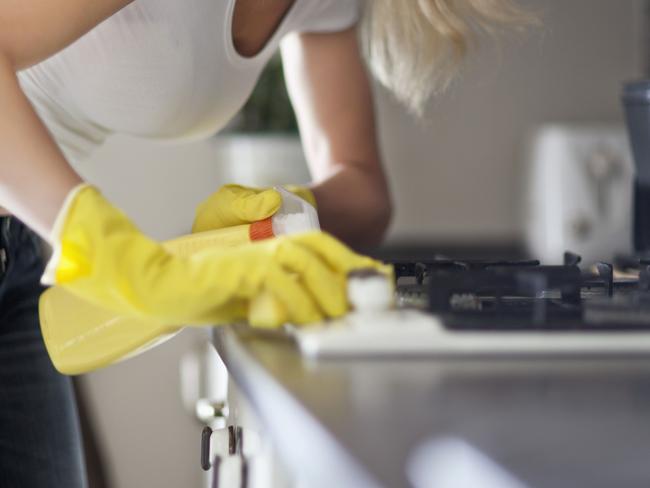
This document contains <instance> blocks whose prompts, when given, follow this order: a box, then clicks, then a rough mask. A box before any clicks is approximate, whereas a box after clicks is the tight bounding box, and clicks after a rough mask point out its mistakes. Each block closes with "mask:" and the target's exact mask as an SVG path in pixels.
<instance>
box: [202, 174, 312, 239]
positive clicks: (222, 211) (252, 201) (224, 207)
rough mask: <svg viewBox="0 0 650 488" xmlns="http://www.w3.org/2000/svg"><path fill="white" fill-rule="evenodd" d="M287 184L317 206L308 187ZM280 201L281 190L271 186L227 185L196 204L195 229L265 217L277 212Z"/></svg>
mask: <svg viewBox="0 0 650 488" xmlns="http://www.w3.org/2000/svg"><path fill="white" fill-rule="evenodd" d="M284 188H285V189H287V190H288V191H290V192H292V193H293V194H295V195H297V196H299V197H300V198H302V199H304V200H306V201H307V202H309V203H310V204H311V205H313V206H314V207H316V198H315V197H314V194H313V193H312V191H311V190H310V189H309V188H306V187H303V186H297V185H285V186H284ZM281 204H282V198H281V197H280V194H279V193H278V192H277V191H275V190H274V189H272V188H249V187H246V186H241V185H224V186H222V187H221V188H219V190H217V191H216V192H215V193H213V194H212V195H210V196H209V197H208V198H207V199H206V200H205V201H203V202H202V203H201V204H200V205H199V206H198V207H197V209H196V218H195V219H194V224H193V225H192V232H205V231H208V230H215V229H222V228H224V227H232V226H235V225H242V224H250V223H252V222H257V221H260V220H264V219H266V218H268V217H271V216H272V215H273V214H275V212H277V211H278V209H279V208H280V205H281Z"/></svg>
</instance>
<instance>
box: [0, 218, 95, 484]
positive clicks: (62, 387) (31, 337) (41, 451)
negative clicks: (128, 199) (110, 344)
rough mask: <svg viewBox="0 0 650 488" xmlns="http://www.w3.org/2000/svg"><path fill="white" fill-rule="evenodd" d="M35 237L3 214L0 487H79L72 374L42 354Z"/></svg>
mask: <svg viewBox="0 0 650 488" xmlns="http://www.w3.org/2000/svg"><path fill="white" fill-rule="evenodd" d="M41 256H42V254H41V252H40V246H39V241H38V238H37V237H36V236H35V235H34V234H33V233H32V232H31V231H30V230H28V229H27V228H26V227H25V226H24V225H23V224H22V223H21V222H19V221H18V220H17V219H15V218H12V217H0V488H37V487H38V488H43V487H48V488H49V487H51V488H58V487H61V488H78V487H84V486H85V485H86V482H85V473H84V469H83V454H82V449H81V437H80V431H79V422H78V419H77V411H76V407H75V403H74V397H73V391H72V385H71V382H70V378H68V377H66V376H63V375H61V374H59V373H58V372H57V371H56V370H55V369H54V367H53V366H52V363H51V362H50V359H49V357H48V355H47V352H46V350H45V345H44V344H43V338H42V337H41V332H40V327H39V323H38V297H39V295H40V293H41V292H42V291H43V288H42V287H41V285H40V284H39V280H40V276H41V274H42V272H43V259H42V257H41Z"/></svg>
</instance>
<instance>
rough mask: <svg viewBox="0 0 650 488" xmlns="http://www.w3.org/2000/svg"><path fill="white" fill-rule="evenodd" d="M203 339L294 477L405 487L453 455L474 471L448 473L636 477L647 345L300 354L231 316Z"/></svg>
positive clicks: (594, 479) (645, 473) (591, 481)
mask: <svg viewBox="0 0 650 488" xmlns="http://www.w3.org/2000/svg"><path fill="white" fill-rule="evenodd" d="M214 344H215V346H216V348H217V350H218V351H219V353H220V355H221V357H222V359H223V360H224V362H225V364H226V366H227V368H228V370H229V373H230V375H231V377H232V378H233V379H234V381H235V382H236V383H237V384H238V386H239V387H240V388H241V389H242V390H243V392H244V394H245V395H246V397H247V399H248V401H249V402H250V403H251V404H252V406H253V407H254V408H255V410H256V412H257V414H258V415H259V417H260V419H261V421H262V422H263V423H264V426H265V427H266V428H267V429H268V432H269V435H270V436H271V437H272V439H273V442H274V444H275V446H276V448H277V449H278V451H279V453H280V454H281V455H282V456H283V457H284V458H285V460H286V461H287V465H288V467H289V469H290V470H291V471H293V472H295V473H297V474H298V475H299V477H300V478H301V479H302V480H303V481H304V482H305V485H306V486H310V487H312V486H313V487H317V486H324V487H325V486H327V487H332V486H354V487H355V488H357V487H362V486H382V487H384V486H385V487H401V486H411V482H410V481H409V480H413V479H421V478H418V476H425V475H426V476H429V478H428V480H432V479H437V480H440V479H448V478H444V476H446V475H448V474H449V471H448V468H449V469H451V471H452V472H453V469H452V468H456V467H458V469H459V470H460V471H463V472H464V473H465V477H466V479H470V480H471V479H474V482H472V481H469V485H462V486H472V485H473V486H477V485H476V483H477V482H476V479H478V480H481V485H482V486H488V485H489V486H490V487H491V486H500V487H502V488H504V487H505V486H508V487H511V486H521V485H519V484H518V483H517V482H516V480H519V481H521V482H522V483H523V484H525V485H526V486H531V487H572V488H573V487H578V486H580V487H582V486H585V487H587V486H588V487H590V488H597V487H612V486H616V487H623V486H625V487H627V486H630V487H632V486H644V487H647V486H650V462H649V461H648V455H649V453H650V358H648V359H644V358H636V359H635V358H627V359H597V358H591V359H576V360H568V359H565V360H553V359H547V360H542V359H514V358H513V359H499V360H480V361H479V360H461V359H453V360H449V359H448V360H442V359H438V360H435V359H427V358H419V359H416V358H404V359H392V360H388V359H378V358H375V359H354V360H350V359H346V360H322V361H308V360H304V359H303V358H302V357H301V356H300V355H299V353H298V352H297V351H296V349H295V348H294V347H293V344H292V343H291V342H290V341H289V340H287V339H279V338H277V337H276V336H274V335H269V336H268V337H267V336H263V335H261V334H260V333H257V332H256V333H251V332H250V330H249V329H246V328H241V327H232V328H217V329H215V331H214ZM416 452H420V453H423V455H424V458H425V459H426V460H427V461H426V462H425V463H424V465H422V464H418V463H417V459H418V456H417V455H415V454H414V453H416ZM433 458H435V459H437V460H438V461H440V462H433V461H432V459H433ZM488 459H489V460H491V461H492V462H493V463H492V462H490V461H488ZM407 466H411V468H410V469H413V466H420V467H422V466H424V467H425V469H424V471H426V474H425V475H423V474H420V475H417V474H416V475H414V474H411V475H410V477H409V475H407ZM498 466H500V467H501V468H502V469H503V470H505V471H506V472H507V473H509V474H510V475H511V476H512V478H511V479H510V481H512V483H505V481H504V478H502V477H501V478H500V475H501V474H502V473H501V472H500V468H499V467H498ZM438 468H439V469H438ZM427 470H428V471H427ZM472 471H473V474H474V475H475V477H474V478H471V472H472ZM410 472H411V473H413V472H414V471H412V470H411V471H410ZM418 472H420V471H418ZM468 473H469V474H468ZM457 474H458V472H456V473H455V474H454V476H455V477H456V478H455V479H458V477H457ZM468 476H469V478H467V477H468ZM432 477H435V478H432ZM441 477H442V478H441ZM488 480H492V481H494V483H492V484H489V483H488ZM497 481H499V483H497ZM421 483H423V484H424V485H428V484H429V483H428V482H426V481H425V482H421ZM481 485H479V486H481ZM429 486H430V485H429ZM445 486H451V485H449V484H448V483H447V484H446V485H445ZM456 486H460V485H456Z"/></svg>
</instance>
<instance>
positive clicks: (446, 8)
mask: <svg viewBox="0 0 650 488" xmlns="http://www.w3.org/2000/svg"><path fill="white" fill-rule="evenodd" d="M361 1H362V0H274V1H263V2H262V1H260V0H193V1H191V2H186V1H184V2H181V1H174V0H135V1H132V0H96V1H92V2H89V1H86V0H65V1H63V0H61V1H51V0H50V1H44V0H22V1H20V2H17V1H15V2H4V3H3V6H2V7H0V107H2V110H1V111H0V171H1V172H2V174H1V181H2V186H1V188H0V205H2V206H3V207H4V208H6V209H7V212H8V213H10V214H12V215H13V216H15V217H11V216H7V217H3V220H2V223H1V227H0V230H1V231H2V232H1V233H0V239H1V252H0V265H1V266H0V269H1V270H2V272H3V278H2V279H3V281H2V284H1V288H0V292H1V295H0V296H1V299H2V309H1V310H2V322H1V323H0V361H2V367H1V368H0V484H1V485H2V486H21V487H31V486H39V487H40V486H62V487H66V488H71V487H77V486H83V484H84V476H83V469H82V456H81V454H80V448H79V442H78V428H77V422H76V418H75V411H74V406H73V402H72V399H71V392H70V386H69V382H68V380H67V379H65V378H64V377H62V376H60V375H58V374H57V373H56V372H55V371H54V370H53V369H52V366H51V364H50V363H49V361H48V358H47V356H46V353H45V351H44V348H43V344H42V339H41V337H40V335H39V331H38V318H37V299H38V294H39V293H40V291H41V288H40V286H39V283H38V281H39V276H40V275H41V272H42V267H41V264H40V261H39V259H38V253H37V248H38V243H37V239H36V237H35V235H34V234H33V233H32V232H35V233H36V234H38V235H39V236H40V237H41V238H44V239H46V240H47V241H48V242H49V244H50V245H51V246H52V248H53V255H52V258H51V259H50V262H49V264H48V266H47V269H46V271H45V273H44V274H43V282H44V283H46V284H59V285H61V286H64V287H66V288H68V289H69V290H70V291H72V292H74V293H76V294H78V295H80V296H82V297H84V298H86V299H88V300H91V301H93V302H95V303H97V304H100V305H102V306H104V307H107V308H110V309H112V310H114V311H116V312H120V313H123V314H132V315H137V316H141V317H147V318H154V319H156V320H159V321H162V322H166V323H170V324H172V323H173V324H178V323H189V324H208V323H225V322H228V321H231V320H236V319H242V318H248V319H250V320H252V321H253V322H257V323H263V324H264V325H275V324H273V323H272V322H273V319H272V318H270V317H267V316H265V315H264V313H262V314H261V315H260V314H259V313H258V314H257V315H255V316H253V315H254V314H253V313H252V310H251V307H250V305H251V303H253V302H254V300H255V299H256V298H257V297H259V296H261V295H262V294H267V295H270V296H271V297H272V298H273V300H274V301H275V302H278V303H280V304H281V305H282V306H283V307H284V308H285V311H286V313H287V315H288V317H289V319H290V320H291V321H293V322H296V323H306V322H312V321H316V320H320V319H322V318H324V317H333V316H338V315H341V314H343V313H344V312H345V311H346V308H347V303H346V300H345V295H344V281H345V280H344V277H345V275H346V274H347V273H348V272H349V271H350V270H352V269H355V268H359V267H368V266H371V267H377V266H379V264H378V263H375V262H374V261H372V260H370V259H368V258H364V257H362V256H359V255H356V254H354V253H353V252H352V251H350V250H349V249H348V248H346V247H345V246H344V245H343V244H341V243H340V242H339V241H337V240H336V239H335V238H333V237H331V236H330V235H328V234H325V233H312V234H306V235H301V236H295V237H286V238H281V239H277V240H273V241H268V242H265V243H261V244H255V245H249V246H243V247H242V248H238V249H236V250H230V251H223V250H221V251H214V252H212V251H210V252H206V253H203V254H201V255H199V256H196V258H193V259H191V260H183V259H179V258H175V257H173V256H171V255H169V254H168V253H166V252H165V251H164V250H163V248H162V247H161V246H160V245H159V244H158V243H156V242H154V241H152V240H150V239H149V238H147V237H146V236H144V235H143V234H142V233H141V232H140V231H139V230H138V229H137V228H136V227H135V226H134V225H133V224H132V223H131V222H130V220H129V219H128V218H127V217H126V216H125V215H124V214H123V213H121V212H120V211H119V210H117V209H116V208H115V207H113V206H112V205H111V204H110V203H109V202H108V201H107V200H106V199H105V198H104V197H103V196H102V195H101V193H100V192H99V191H98V190H97V189H96V188H94V187H92V186H90V185H86V184H84V183H83V181H82V180H81V178H80V177H79V176H78V175H77V174H76V173H75V172H74V171H73V170H72V169H71V167H70V165H69V163H68V161H70V160H78V161H80V162H83V160H84V159H85V158H86V157H87V156H88V155H89V154H90V153H91V152H92V151H93V150H94V149H95V148H96V147H97V146H98V145H100V144H101V142H102V141H103V140H104V139H105V138H106V137H107V136H108V135H109V134H111V133H117V132H121V133H129V134H135V135H139V136H144V137H151V138H160V139H189V138H201V137H207V136H209V135H212V134H213V133H215V132H216V131H218V130H219V129H220V128H221V127H223V126H224V124H225V123H226V122H227V121H228V120H229V118H231V117H232V116H233V115H234V114H235V112H236V111H237V110H238V109H239V108H240V107H241V105H242V104H243V103H244V101H245V99H246V98H247V96H248V95H249V93H250V91H251V89H252V87H253V85H254V83H255V80H256V79H257V76H258V75H259V73H260V71H261V69H262V68H263V66H264V64H265V62H266V61H267V60H268V59H269V57H270V56H271V55H272V53H273V52H274V51H275V50H276V48H277V47H278V46H279V44H280V41H282V52H283V55H284V61H285V63H286V71H287V80H288V87H289V91H290V94H291V98H292V102H293V104H294V107H295V109H296V113H297V116H298V120H299V124H300V131H301V135H302V139H303V143H304V146H305V148H306V153H307V156H308V160H309V163H310V166H311V169H312V173H313V175H314V178H315V181H316V183H314V185H313V186H311V187H310V188H309V189H307V188H299V189H295V191H296V192H297V193H298V194H300V195H301V196H303V197H304V198H307V199H310V200H312V201H314V202H315V203H316V205H317V207H318V212H319V216H320V220H321V223H322V226H323V229H324V230H326V231H328V232H329V233H331V234H333V235H335V236H336V237H338V238H339V239H342V240H343V241H345V242H347V243H349V244H352V245H357V244H368V243H373V242H378V241H379V240H380V239H381V236H382V235H383V233H384V230H385V229H386V227H387V224H388V221H389V216H390V203H389V196H388V190H387V185H386V182H385V178H384V174H383V172H382V169H381V165H380V161H379V155H378V150H377V144H376V140H375V129H374V115H373V105H372V98H371V90H370V87H369V83H368V79H367V76H366V72H365V70H364V65H363V62H362V58H361V56H360V54H359V51H360V50H359V48H358V44H357V35H356V32H355V25H356V23H357V21H358V20H359V16H360V10H361V5H360V2H361ZM525 20H527V19H526V16H525V15H524V14H523V13H522V12H520V11H519V10H518V9H517V8H515V7H514V6H513V5H512V4H511V3H510V2H509V1H508V0H456V1H452V0H405V1H399V2H398V1H395V0H370V1H369V2H368V4H367V9H366V15H365V26H364V36H363V38H364V39H365V40H366V41H367V44H366V51H367V53H368V56H369V60H370V63H371V66H372V67H373V70H374V71H375V73H376V75H377V76H378V77H379V79H380V80H381V81H382V82H383V83H384V84H385V85H386V86H388V87H389V88H391V89H392V90H393V91H394V92H395V94H396V95H397V97H398V98H399V99H401V100H403V101H404V102H405V103H407V104H408V105H409V106H410V107H411V109H413V110H414V111H416V112H417V111H420V109H421V107H422V103H423V102H424V101H425V100H426V98H427V97H428V96H429V95H430V94H431V93H433V92H434V91H435V90H437V89H440V88H443V87H444V86H445V85H446V84H447V83H448V82H449V80H450V79H451V74H453V71H454V67H455V65H456V64H457V62H458V61H459V59H460V58H461V57H462V54H463V53H464V50H465V46H466V42H467V35H468V32H470V31H471V30H472V28H474V27H484V28H487V29H488V30H489V29H490V25H492V24H498V23H501V24H505V23H517V22H521V21H525ZM277 206H278V195H277V194H276V193H275V192H274V191H272V190H270V191H261V190H260V191H258V190H253V189H243V188H240V187H226V188H223V189H221V190H220V191H218V192H217V193H216V194H215V195H213V196H212V197H210V198H208V199H207V200H206V202H205V203H204V204H203V205H202V206H201V207H200V208H199V211H198V214H197V220H196V222H195V225H194V228H195V230H207V229H210V228H215V227H219V226H223V225H232V224H234V223H241V222H245V221H252V220H258V219H260V218H265V217H267V216H268V215H270V214H272V213H273V212H274V211H275V210H276V209H277ZM17 219H20V221H19V220H17ZM21 222H24V224H23V223H21ZM28 228H29V229H31V230H28ZM296 275H297V276H298V279H295V278H296ZM188 283H191V284H192V286H191V287H189V286H187V284H188Z"/></svg>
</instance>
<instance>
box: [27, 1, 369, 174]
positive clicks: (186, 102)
mask: <svg viewBox="0 0 650 488" xmlns="http://www.w3.org/2000/svg"><path fill="white" fill-rule="evenodd" d="M361 1H362V0H296V1H295V3H294V5H293V6H292V7H291V9H290V10H289V12H288V13H287V15H286V16H285V17H284V19H283V21H282V23H281V25H280V26H279V28H278V29H277V31H276V32H275V34H274V35H273V37H272V38H271V40H270V41H269V42H268V43H267V44H266V46H265V47H264V48H263V50H262V51H261V52H260V53H258V54H257V55H256V56H253V57H250V58H246V57H242V56H241V55H239V54H238V53H237V51H236V49H235V47H234V44H233V41H232V39H233V37H232V31H231V26H232V16H233V10H234V5H235V2H236V0H135V1H134V2H133V3H132V4H130V5H128V6H127V7H125V8H124V9H122V10H121V11H120V12H118V13H117V14H115V15H113V16H112V17H110V18H109V19H107V20H106V21H104V22H103V23H101V24H100V25H98V26H97V27H95V28H94V29H93V30H92V31H90V32H89V33H88V34H86V35H85V36H83V37H82V38H80V39H79V40H77V41H76V42H75V43H74V44H72V45H70V46H69V47H67V48H66V49H64V50H63V51H61V52H60V53H58V54H56V55H55V56H53V57H51V58H49V59H47V60H46V61H44V62H42V63H40V64H38V65H36V66H33V67H31V68H29V69H27V70H24V71H22V72H20V73H19V74H18V78H19V81H20V83H21V86H22V88H23V90H24V91H25V93H26V95H27V96H28V98H29V99H30V100H31V102H32V104H33V105H34V107H35V109H36V111H37V112H38V114H39V115H40V117H41V118H42V120H43V121H44V123H45V124H46V126H47V127H48V129H49V130H50V132H51V133H52V135H53V136H54V138H55V140H56V141H57V143H58V144H59V145H60V147H61V148H62V150H63V152H64V153H65V154H66V156H67V157H68V158H70V159H71V160H74V161H80V160H84V159H86V158H87V157H88V156H89V155H90V153H91V152H92V151H93V150H94V149H95V148H96V147H97V146H98V145H99V144H101V143H102V142H103V141H104V139H105V138H106V137H107V136H108V135H110V134H111V133H124V134H130V135H135V136H140V137H147V138H158V139H168V140H174V139H179V140H191V139H199V138H205V137H208V136H210V135H213V134H214V133H216V132H217V131H218V130H220V129H221V128H223V127H224V125H226V123H227V122H228V121H229V120H230V119H231V118H232V117H233V116H234V115H235V113H236V112H237V111H238V110H239V109H240V108H241V106H242V105H243V104H244V103H245V101H246V99H247V98H248V96H249V95H250V93H251V91H252V89H253V87H254V85H255V82H256V81H257V79H258V77H259V74H260V72H261V71H262V69H263V68H264V66H265V64H266V63H267V61H268V60H269V58H270V57H271V56H272V55H273V53H274V52H275V51H276V50H277V48H278V45H279V43H280V41H281V39H282V38H283V37H284V36H285V35H287V34H288V33H290V32H318V31H336V30H342V29H345V28H347V27H350V26H351V25H353V24H354V23H355V22H356V21H357V19H358V17H359V10H360V2H361Z"/></svg>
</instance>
